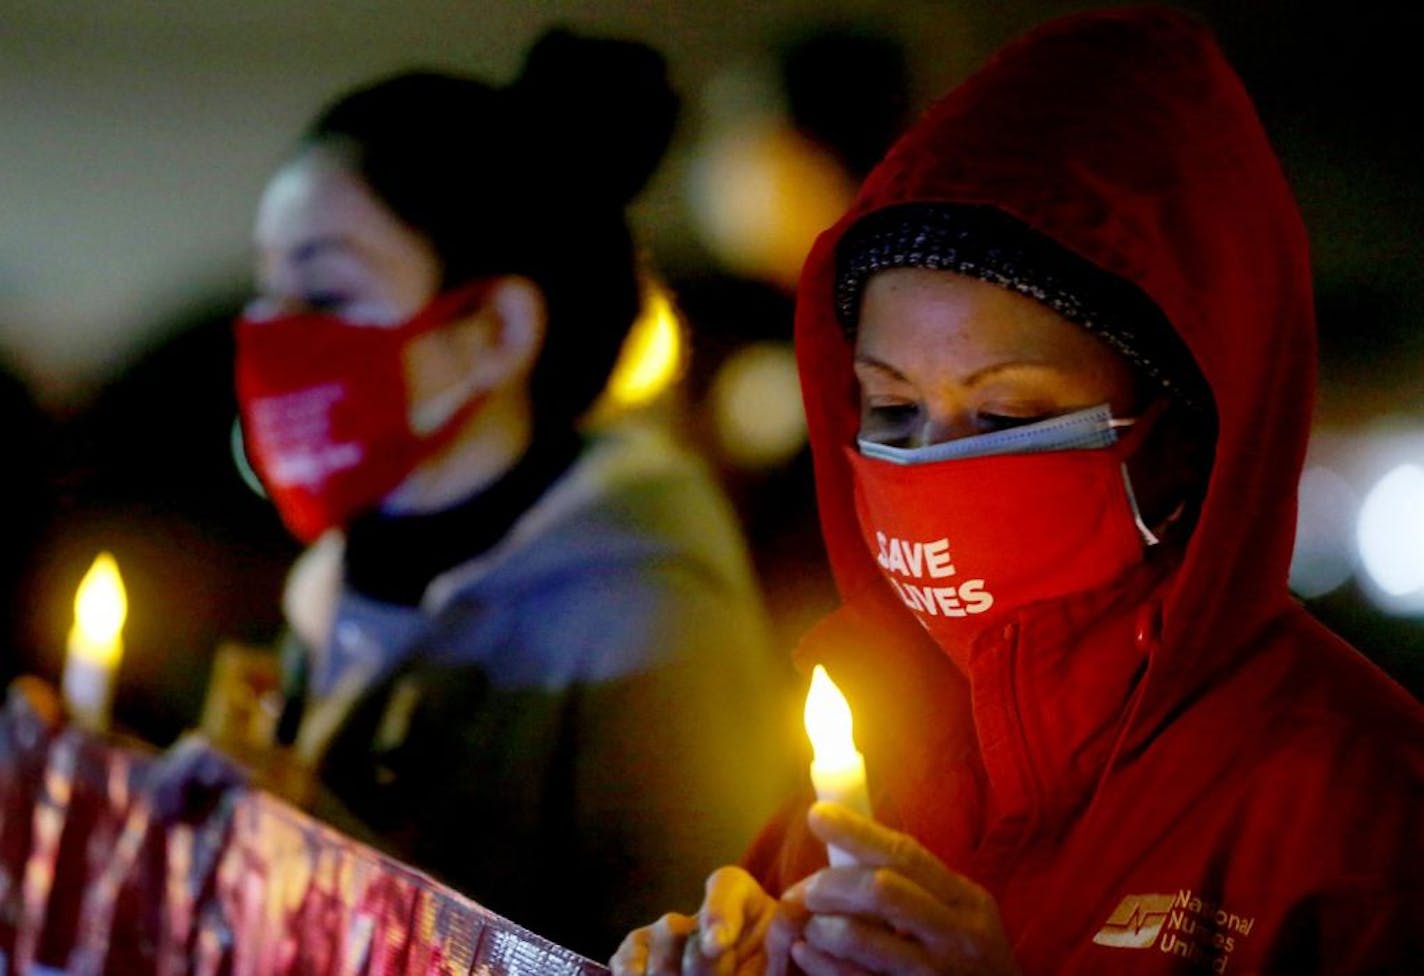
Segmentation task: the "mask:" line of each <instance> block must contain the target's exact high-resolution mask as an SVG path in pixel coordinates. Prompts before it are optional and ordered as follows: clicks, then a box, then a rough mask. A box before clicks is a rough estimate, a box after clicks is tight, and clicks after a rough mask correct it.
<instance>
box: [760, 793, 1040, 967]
mask: <svg viewBox="0 0 1424 976" xmlns="http://www.w3.org/2000/svg"><path fill="white" fill-rule="evenodd" d="M807 822H808V823H809V825H810V827H811V831H812V833H814V834H815V835H816V836H817V837H819V838H820V839H821V840H823V841H825V842H826V843H827V844H834V845H835V846H836V847H839V848H840V849H841V850H843V851H845V852H846V853H848V854H850V855H851V856H852V857H854V858H855V859H856V861H857V862H858V863H857V864H856V865H855V866H853V867H842V868H826V869H824V870H821V871H818V872H817V873H816V874H814V875H812V876H811V877H810V878H808V879H807V880H805V881H803V882H801V883H799V884H797V885H796V886H795V887H794V888H792V889H791V890H790V891H788V892H787V894H786V896H785V898H784V899H783V901H790V900H793V899H794V900H796V901H799V902H801V904H802V905H804V908H805V911H806V912H807V913H809V917H808V918H807V919H806V920H805V922H804V924H803V925H802V926H801V927H800V934H799V937H798V938H797V939H796V940H795V941H794V942H793V943H792V945H791V949H790V952H791V958H792V959H793V960H794V961H795V962H796V964H797V965H798V966H800V967H801V969H802V970H804V971H805V972H806V973H807V976H853V974H860V973H915V974H918V973H927V974H928V973H964V974H976V976H1001V974H1013V973H1017V972H1018V967H1017V966H1016V965H1015V963H1014V958H1013V950H1012V949H1011V948H1010V946H1009V940H1008V937H1007V936H1006V935H1005V934H1004V928H1003V924H1002V922H1001V921H1000V920H999V910H998V906H997V905H995V904H994V899H993V898H992V897H991V896H990V895H989V893H988V892H986V891H985V890H984V889H983V888H980V887H979V886H978V885H976V884H974V883H973V882H972V881H970V880H969V879H968V878H965V877H963V876H962V875H959V874H956V873H954V872H953V871H951V870H950V869H949V868H947V867H945V866H944V865H943V864H942V863H941V862H940V861H939V860H938V859H937V858H936V857H935V856H934V855H933V854H931V853H930V852H929V851H927V850H925V848H924V847H922V846H920V843H919V842H918V841H916V840H915V839H914V838H913V837H910V836H909V835H908V834H902V833H898V832H896V831H893V830H890V829H889V828H888V827H883V826H881V825H880V824H877V823H875V822H874V821H873V820H869V819H867V818H865V817H862V816H859V815H857V814H856V813H854V812H853V811H851V810H848V809H846V808H845V807H843V806H840V805H838V804H831V803H818V804H816V805H815V806H813V807H812V808H811V811H810V813H809V815H808V818H807Z"/></svg>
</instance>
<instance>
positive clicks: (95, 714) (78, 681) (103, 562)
mask: <svg viewBox="0 0 1424 976" xmlns="http://www.w3.org/2000/svg"><path fill="white" fill-rule="evenodd" d="M127 614H128V598H127V596H126V595H125V593H124V582H123V580H122V579H121V578H120V577H119V567H118V564H117V563H115V562H114V557H113V556H111V555H110V554H109V553H107V552H101V553H99V555H98V556H97V557H96V558H95V559H94V565H92V566H91V567H89V572H87V573H85V574H84V580H83V582H81V583H80V584H79V592H78V593H77V594H75V597H74V627H73V629H71V630H70V632H69V646H68V653H67V654H66V655H65V659H64V678H63V680H62V682H61V687H62V690H63V694H64V703H65V705H66V707H68V709H69V712H70V714H71V715H73V716H74V720H75V721H76V722H77V723H79V724H80V725H82V726H84V727H86V728H91V729H96V730H101V731H102V730H104V729H107V728H108V726H109V712H110V709H111V708H112V707H113V701H114V678H115V676H116V674H117V672H118V669H119V659H120V658H121V657H122V656H123V652H124V638H123V628H124V618H125V616H127Z"/></svg>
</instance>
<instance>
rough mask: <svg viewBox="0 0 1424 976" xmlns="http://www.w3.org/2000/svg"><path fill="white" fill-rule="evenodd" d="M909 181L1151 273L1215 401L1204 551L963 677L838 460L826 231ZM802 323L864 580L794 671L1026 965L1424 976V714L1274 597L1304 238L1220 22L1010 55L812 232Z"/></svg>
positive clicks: (845, 436) (1034, 44)
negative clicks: (912, 602) (907, 589)
mask: <svg viewBox="0 0 1424 976" xmlns="http://www.w3.org/2000/svg"><path fill="white" fill-rule="evenodd" d="M911 201H926V202H950V203H966V204H988V205H992V206H994V207H997V208H999V209H1000V210H1003V211H1005V212H1007V213H1009V214H1011V215H1013V216H1015V217H1017V218H1018V219H1020V220H1022V221H1024V222H1025V223H1027V224H1028V225H1029V226H1031V227H1033V228H1035V229H1036V230H1038V231H1040V232H1042V233H1044V234H1047V235H1048V236H1050V237H1051V238H1053V239H1055V240H1056V241H1057V242H1058V243H1060V244H1062V245H1063V246H1065V247H1066V248H1068V249H1069V250H1071V251H1073V252H1076V253H1077V254H1078V255H1079V256H1081V257H1083V258H1085V259H1087V260H1089V261H1091V262H1093V263H1094V264H1096V265H1097V266H1098V267H1100V268H1103V269H1106V270H1107V271H1110V272H1112V273H1115V274H1117V275H1119V276H1121V277H1123V278H1125V279H1127V280H1129V281H1130V282H1132V283H1134V284H1136V285H1137V286H1138V287H1139V288H1141V289H1142V290H1143V291H1144V292H1146V294H1147V295H1148V296H1150V297H1151V298H1152V299H1153V300H1154V301H1155V302H1156V304H1157V305H1158V306H1159V307H1160V308H1161V309H1162V311H1163V312H1164V313H1165V315H1166V316H1167V318H1168V319H1169V320H1170V322H1171V323H1172V325H1173V326H1174V327H1175V328H1176V330H1177V331H1178V333H1179V334H1180V335H1181V337H1182V339H1183V340H1184V341H1185V343H1186V345H1187V347H1188V348H1189V349H1190V351H1191V353H1192V355H1193V356H1194V357H1195V359H1196V361H1197V364H1198V365H1199V367H1200V370H1201V373H1202V374H1203V375H1204V377H1205V379H1206V381H1207V383H1208V385H1209V386H1210V388H1211V391H1212V395H1213V397H1214V398H1215V407H1216V413H1217V417H1218V427H1219V431H1218V440H1217V444H1216V453H1215V463H1214V467H1213V469H1212V473H1211V476H1210V482H1209V485H1208V489H1207V492H1206V496H1205V500H1204V502H1203V504H1202V508H1201V513H1200V518H1199V520H1198V523H1197V525H1196V528H1195V530H1194V532H1193V533H1192V535H1191V538H1190V540H1189V542H1188V543H1187V544H1186V546H1185V548H1184V549H1183V550H1182V551H1181V552H1180V553H1178V554H1177V556H1176V557H1175V558H1172V559H1169V560H1166V561H1165V562H1166V565H1165V566H1164V565H1163V563H1164V560H1162V559H1154V560H1152V561H1151V562H1150V563H1144V564H1143V566H1142V567H1141V568H1140V569H1139V570H1138V571H1135V572H1133V573H1130V574H1129V575H1128V576H1127V577H1126V578H1123V579H1120V580H1119V581H1117V582H1116V583H1114V584H1112V585H1110V586H1108V587H1106V588H1103V589H1099V590H1095V591H1091V592H1085V593H1080V594H1077V595H1075V596H1073V597H1071V598H1069V599H1066V600H1060V601H1053V602H1049V603H1039V604H1034V605H1030V606H1028V607H1026V608H1024V609H1022V610H1021V611H1019V612H1017V613H1016V614H1015V615H1014V616H1013V618H1012V619H1011V620H1010V621H1009V623H1007V625H1005V626H1002V627H996V628H995V629H994V630H993V632H991V633H987V634H984V635H983V636H982V638H981V642H980V644H979V645H977V646H976V649H975V653H974V655H973V657H972V663H971V665H970V666H969V668H968V672H969V673H967V674H965V673H961V672H960V671H959V670H958V669H957V668H956V667H955V666H954V665H953V664H951V663H950V661H949V659H948V658H947V657H946V656H945V655H944V654H943V653H942V652H941V651H940V650H939V648H938V647H936V646H935V645H934V644H932V643H930V642H929V640H928V638H927V637H926V636H925V634H924V632H923V631H922V630H921V628H920V627H919V626H918V625H917V624H916V623H915V622H914V621H913V620H912V619H911V617H910V614H909V613H908V611H906V610H905V608H904V607H903V606H902V605H901V604H900V603H899V601H898V600H897V599H895V598H894V597H893V596H892V595H891V594H890V591H889V589H888V587H887V586H886V585H885V583H884V582H883V581H882V579H881V577H880V575H879V572H878V570H877V567H876V565H875V564H874V562H873V561H872V559H871V556H870V553H869V552H868V551H867V549H866V547H865V543H864V542H863V541H862V537H861V534H860V532H859V530H858V528H857V523H856V516H855V511H854V507H853V501H852V490H851V474H850V468H849V466H848V463H847V461H846V458H845V457H844V455H843V453H842V452H843V449H844V446H845V445H849V444H852V443H853V442H854V437H855V433H856V429H857V426H858V419H859V418H858V408H857V392H856V383H855V380H854V376H853V373H852V362H851V354H852V349H851V346H850V344H849V342H848V341H847V339H846V338H845V337H844V335H843V332H842V329H841V327H840V325H839V324H838V322H837V320H836V317H835V313H834V305H833V285H834V274H835V248H836V244H837V241H838V240H839V239H840V238H841V236H842V234H843V233H844V232H845V231H846V229H847V228H848V227H850V225H851V224H853V223H854V222H855V221H857V220H858V219H860V218H861V217H864V216H865V215H866V214H868V213H870V212H872V211H875V210H879V209H881V208H884V207H887V206H892V205H895V204H900V203H906V202H911ZM796 330H797V336H796V339H797V348H798V355H799V358H800V366H801V375H802V381H803V387H804V393H805V399H806V408H807V414H808V420H809V424H810V432H811V440H812V447H813V451H814V455H815V462H816V479H817V489H818V502H819V505H820V514H821V520H822V528H823V531H824V534H825V538H826V543H827V546H828V549H829V554H830V558H831V562H832V565H833V568H834V571H835V574H836V579H837V583H838V585H839V588H840V590H841V593H842V596H843V598H844V601H845V606H844V607H843V608H842V609H841V610H840V611H839V612H837V613H836V614H835V615H833V616H832V617H831V618H829V619H828V620H826V621H825V622H823V623H822V624H821V625H820V626H819V627H818V628H817V629H816V630H814V631H813V632H812V633H811V634H810V635H808V637H807V638H806V640H805V642H804V644H803V646H802V648H801V649H800V651H799V652H798V654H799V656H800V658H801V663H802V664H804V665H806V666H807V667H809V665H810V663H812V662H814V661H820V662H823V663H825V664H826V666H827V668H828V670H829V671H830V673H831V675H832V677H833V678H835V680H836V681H837V683H838V684H839V685H840V686H841V687H842V688H843V689H844V690H845V691H846V694H847V697H848V698H849V699H850V701H851V705H852V709H853V711H854V712H855V715H856V730H857V738H858V740H859V742H860V746H861V748H862V750H863V751H864V753H865V755H866V763H867V767H868V770H869V777H870V780H871V791H872V796H873V805H874V808H875V814H876V817H877V818H878V819H879V820H881V821H882V822H884V823H885V824H887V825H890V826H892V827H895V828H896V829H900V830H904V831H907V832H908V833H910V834H912V835H914V836H915V837H917V838H918V839H919V840H920V841H921V842H922V843H924V844H925V845H926V846H927V847H929V848H930V850H932V851H933V852H934V853H935V854H936V855H938V856H939V857H940V858H941V859H942V860H943V861H944V862H945V863H946V864H948V865H949V866H950V867H951V868H953V869H955V870H957V871H959V872H961V873H963V874H965V875H966V876H968V877H970V878H971V879H973V880H974V881H976V882H978V883H979V884H981V885H983V886H984V887H986V888H987V889H988V890H989V891H990V892H991V893H992V894H993V895H994V896H995V898H996V899H997V901H998V904H999V908H1000V911H1001V913H1002V916H1003V920H1004V924H1005V926H1006V929H1007V932H1008V934H1009V936H1010V939H1011V941H1012V943H1013V945H1014V948H1015V952H1016V954H1017V958H1018V961H1019V964H1020V966H1021V967H1022V968H1023V970H1024V972H1025V973H1030V974H1032V973H1104V972H1112V973H1118V972H1131V973H1169V972H1170V973H1195V972H1202V973H1210V972H1216V973H1222V972H1230V973H1262V972H1271V973H1317V972H1318V973H1365V972H1370V973H1375V972H1424V954H1421V944H1424V943H1421V938H1424V936H1421V933H1424V885H1421V881H1420V875H1421V873H1424V857H1421V854H1422V853H1424V844H1421V828H1424V819H1421V814H1424V714H1421V708H1420V706H1419V705H1418V703H1417V702H1415V701H1414V700H1413V699H1412V698H1411V697H1410V696H1409V695H1408V694H1407V693H1406V692H1404V691H1403V690H1402V689H1401V688H1399V687H1398V686H1397V685H1395V684H1394V683H1392V682H1391V681H1390V680H1389V679H1388V678H1387V677H1385V676H1384V675H1383V674H1382V673H1381V672H1380V671H1378V670H1377V669H1376V668H1375V667H1374V666H1373V665H1371V664H1370V663H1369V662H1367V661H1366V660H1365V659H1364V658H1363V657H1362V656H1361V655H1359V654H1358V653H1357V652H1356V651H1354V650H1353V649H1351V648H1350V647H1348V646H1347V645H1345V644H1344V643H1343V642H1341V641H1340V640H1338V639H1337V638H1336V637H1334V636H1333V635H1332V634H1330V633H1329V632H1328V631H1326V630H1325V629H1323V628H1322V627H1321V626H1319V625H1318V624H1317V623H1315V622H1314V621H1313V620H1312V618H1310V617H1309V616H1308V615H1307V614H1306V613H1305V612H1304V610H1302V608H1301V607H1300V606H1298V605H1297V604H1296V603H1295V602H1294V601H1293V600H1292V599H1291V597H1290V595H1289V593H1288V591H1287V588H1286V572H1287V568H1288V564H1289V560H1290V554H1291V543H1292V533H1293V529H1294V525H1295V497H1296V484H1297V479H1298V477H1299V473H1300V466H1301V463H1302V458H1303V454H1304V451H1305V444H1306V438H1307V434H1308V427H1309V419H1310V412H1311V406H1312V397H1313V392H1314V362H1315V323H1314V313H1313V309H1312V300H1311V284H1310V268H1309V259H1308V254H1307V246H1306V239H1305V233H1304V229H1303V226H1302V223H1301V219H1300V216H1299V213H1298V211H1297V209H1296V206H1295V204H1294V201H1293V200H1292V197H1291V194H1290V192H1289V190H1288V188H1287V186H1286V183H1285V180H1284V178H1283V176H1282V174H1281V171H1280V168H1279V166H1278V164H1277V161H1276V158H1275V156H1274V154H1273V153H1272V151H1271V148H1270V146H1269V145H1268V143H1267V140H1266V137H1265V134H1264V133H1263V131H1262V128H1261V125H1260V123H1259V121H1258V120H1257V118H1256V115H1255V112H1254V110H1253V108H1252V106H1251V104H1250V101H1249V99H1248V97H1247V95H1246V93H1245V91H1244V90H1243V88H1242V86H1241V83H1240V81H1239V80H1238V78H1237V77H1236V75H1235V74H1234V73H1233V71H1232V70H1231V68H1230V67H1229V66H1228V65H1227V63H1226V61H1225V60H1224V59H1223V57H1222V55H1221V53H1220V51H1219V50H1218V48H1217V46H1216V44H1215V42H1214V41H1213V40H1212V39H1211V37H1210V36H1209V35H1208V33H1207V32H1206V31H1205V30H1204V29H1203V28H1202V27H1201V26H1200V25H1198V24H1197V23H1196V22H1194V21H1192V20H1189V19H1187V18H1185V17H1183V16H1181V15H1179V14H1176V13H1173V12H1170V11H1166V10H1160V9H1155V10H1154V9H1130V10H1119V11H1115V12H1110V13H1102V14H1091V15H1081V16H1075V17H1071V18H1067V19H1064V20H1060V21H1057V22H1054V23H1051V24H1048V25H1046V26H1044V27H1042V28H1040V29H1038V30H1036V31H1034V32H1032V33H1030V34H1029V35H1027V36H1025V37H1024V38H1022V39H1021V40H1019V41H1018V42H1016V43H1014V44H1012V45H1011V46H1009V47H1008V48H1006V49H1004V50H1003V51H1001V52H1000V53H999V54H998V55H996V56H995V57H994V58H993V59H992V60H991V61H990V62H989V63H988V64H987V65H986V66H985V67H984V68H983V69H982V70H981V71H980V72H978V73H977V74H976V75H975V76H974V77H972V78H971V79H970V80H969V81H967V82H966V83H965V84H963V85H962V86H960V87H959V88H957V89H956V90H955V91H953V92H951V93H950V94H949V95H948V96H947V97H946V98H944V99H943V100H941V101H940V102H939V103H937V104H936V105H935V106H933V107H932V108H931V109H930V111H929V112H928V113H927V114H926V115H925V116H924V117H923V118H922V119H921V120H920V122H919V123H918V124H916V125H915V126H914V127H913V128H912V129H911V130H910V131H909V132H908V133H907V134H906V135H905V136H904V137H903V138H901V140H900V141H899V142H898V143H897V144H896V146H895V147H894V148H893V149H892V150H891V151H890V153H889V154H888V156H887V157H886V159H885V161H884V162H883V163H882V164H881V165H880V166H879V167H878V168H877V169H876V170H875V171H874V172H873V173H872V174H871V176H870V177H869V179H868V180H867V182H866V184H865V186H864V188H863V189H862V191H861V193H860V195H859V197H858V198H857V200H856V202H855V204H854V205H853V207H852V209H851V211H850V212H849V213H848V214H847V215H846V216H845V217H844V219H842V220H841V221H840V223H838V224H837V225H836V226H835V227H833V228H831V229H830V230H829V231H827V232H826V233H825V234H824V235H822V237H821V238H820V240H819V241H818V242H817V244H816V247H815V249H814V250H813V251H812V254H811V256H810V258H809V260H808V263H807V266H806V269H805V272H804V275H803V278H802V281H801V289H800V293H799V306H798V313H797V323H796ZM803 811H804V806H801V807H797V808H795V809H788V812H787V815H786V816H785V817H784V818H782V819H780V820H778V821H777V822H776V823H774V824H773V825H772V826H771V827H769V828H768V830H767V831H766V832H765V833H764V834H763V836H762V837H761V838H760V839H759V841H758V842H757V844H756V845H755V846H754V847H753V849H752V851H751V852H749V854H748V856H747V860H746V863H747V866H748V867H749V868H750V869H751V870H752V871H753V873H754V874H756V875H757V876H758V877H759V878H760V879H761V880H762V881H763V883H764V884H765V885H766V886H767V887H768V890H771V891H779V890H781V889H782V888H784V887H785V886H786V885H788V884H790V883H791V882H792V881H795V880H797V879H799V878H801V877H804V876H805V875H807V874H809V873H810V872H811V871H813V870H815V869H816V868H818V867H820V866H822V865H824V863H825V852H824V850H823V848H821V846H820V845H819V844H818V843H817V842H816V841H815V839H814V838H813V837H811V836H810V835H809V833H808V832H807V830H806V828H805V824H804V816H803Z"/></svg>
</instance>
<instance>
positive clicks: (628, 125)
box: [510, 29, 678, 206]
mask: <svg viewBox="0 0 1424 976" xmlns="http://www.w3.org/2000/svg"><path fill="white" fill-rule="evenodd" d="M510 92H511V94H512V95H513V96H514V97H515V99H516V100H517V101H518V103H519V104H518V105H517V111H516V116H518V117H519V118H518V119H517V121H516V125H518V126H519V127H520V128H521V129H523V130H524V132H525V135H526V136H527V137H528V138H529V142H530V145H529V148H530V149H531V150H532V151H533V152H534V153H536V154H537V155H536V157H535V159H534V160H533V161H532V162H533V163H534V168H535V170H536V171H537V172H541V173H547V174H548V175H550V176H555V175H556V176H557V178H558V181H559V184H561V185H562V186H564V187H565V188H566V189H567V190H569V191H572V192H573V193H577V194H582V195H586V196H590V197H593V198H594V199H603V200H606V201H609V202H612V203H615V204H617V205H618V206H623V205H625V204H627V203H628V202H629V201H630V200H632V199H633V197H634V196H636V195H637V193H638V191H639V190H641V189H642V188H643V185H644V184H646V183H647V181H648V179H649V177H651V176H652V174H653V171H654V170H655V169H656V168H657V165H658V162H659V161H660V160H661V159H662V156H663V153H665V152H666V151H667V147H668V144H669V142H671V140H672V132H673V124H674V122H675V120H676V117H677V105H678V99H677V95H676V94H675V93H674V92H673V90H672V87H671V86H670V85H669V83H668V77H667V63H666V62H665V61H664V60H663V57H662V55H661V54H659V53H658V52H657V51H655V50H653V49H652V48H650V47H648V46H647V45H646V44H642V43H639V42H637V41H627V40H616V39H612V38H591V37H582V36H579V35H576V34H573V33H570V32H569V31H566V30H562V29H556V30H551V31H548V32H546V33H545V34H544V35H543V36H541V37H540V38H539V40H538V41H537V42H535V44H534V46H533V47H532V48H531V49H530V50H529V53H528V55H527V56H526V57H525V60H524V68H523V70H522V71H521V72H520V75H519V77H518V79H516V80H515V82H514V84H513V85H511V86H510ZM554 189H555V187H554V186H551V187H550V190H551V191H552V190H554ZM561 195H563V194H561Z"/></svg>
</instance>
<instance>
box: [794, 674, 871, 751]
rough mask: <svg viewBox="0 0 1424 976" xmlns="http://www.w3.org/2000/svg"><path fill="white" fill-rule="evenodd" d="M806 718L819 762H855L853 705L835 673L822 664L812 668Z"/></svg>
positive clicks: (809, 734) (807, 728) (813, 748)
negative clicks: (844, 693)
mask: <svg viewBox="0 0 1424 976" xmlns="http://www.w3.org/2000/svg"><path fill="white" fill-rule="evenodd" d="M805 720H806V734H807V735H808V736H810V737H811V748H812V750H814V752H815V755H816V763H817V764H818V765H823V766H836V767H840V766H849V765H853V764H854V763H855V762H856V761H857V759H858V754H857V753H856V749H855V739H854V738H853V737H852V735H851V717H850V705H849V704H848V703H847V702H846V700H845V696H844V695H842V694H841V690H840V689H839V688H837V687H836V683H835V682H834V681H832V680H831V676H830V675H828V674H826V669H825V668H823V667H821V665H819V664H818V665H816V668H815V670H814V671H812V672H811V689H810V690H809V691H808V692H807V693H806V713H805Z"/></svg>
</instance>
